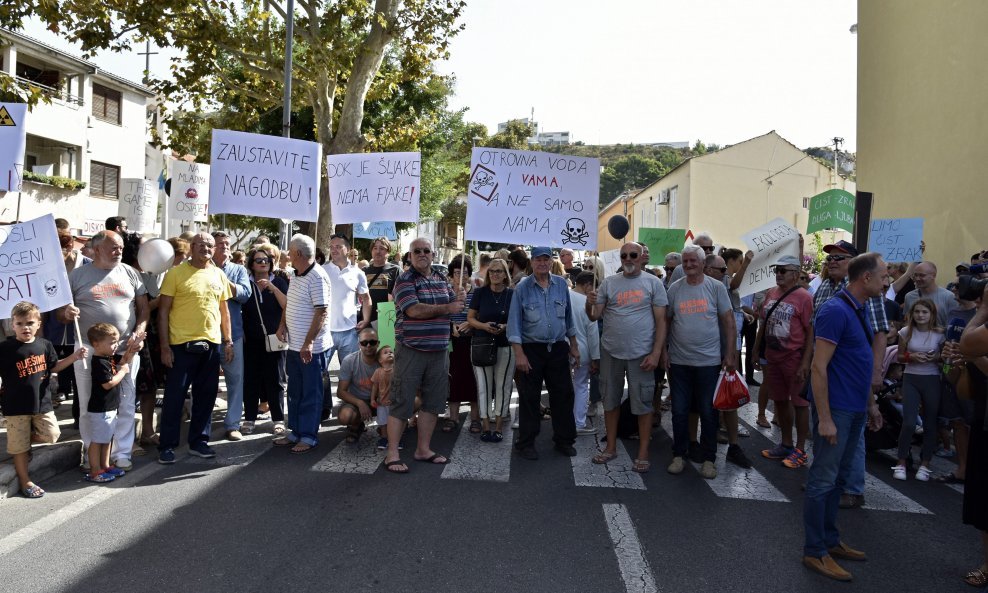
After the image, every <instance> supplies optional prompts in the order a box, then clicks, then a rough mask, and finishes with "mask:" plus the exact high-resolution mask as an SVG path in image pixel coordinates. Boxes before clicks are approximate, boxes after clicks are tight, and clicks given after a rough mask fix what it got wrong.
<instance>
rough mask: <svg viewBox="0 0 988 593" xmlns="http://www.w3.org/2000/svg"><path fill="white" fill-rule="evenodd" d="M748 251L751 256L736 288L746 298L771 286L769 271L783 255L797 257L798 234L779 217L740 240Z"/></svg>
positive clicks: (771, 274) (773, 280)
mask: <svg viewBox="0 0 988 593" xmlns="http://www.w3.org/2000/svg"><path fill="white" fill-rule="evenodd" d="M741 238H742V240H744V244H745V245H747V246H748V249H750V250H751V251H753V252H754V253H755V257H754V258H752V260H751V263H750V264H749V265H748V269H747V270H745V273H744V279H743V280H742V281H741V286H739V287H738V294H739V295H740V296H747V295H749V294H754V293H756V292H760V291H762V290H766V289H769V288H772V287H773V286H775V285H776V284H775V272H774V270H773V269H772V268H773V266H775V264H777V263H779V259H780V258H781V257H782V256H783V255H792V256H795V257H799V231H797V230H796V229H794V228H792V227H791V226H789V225H788V224H787V223H786V221H784V220H782V219H781V218H776V219H775V220H773V221H771V222H769V223H768V224H764V225H762V226H760V227H758V228H756V229H754V230H752V231H750V232H748V233H745V234H744V236H742V237H741Z"/></svg>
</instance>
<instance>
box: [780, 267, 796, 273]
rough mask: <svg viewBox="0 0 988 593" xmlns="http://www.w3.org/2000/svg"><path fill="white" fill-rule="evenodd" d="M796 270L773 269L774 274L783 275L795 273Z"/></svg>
mask: <svg viewBox="0 0 988 593" xmlns="http://www.w3.org/2000/svg"><path fill="white" fill-rule="evenodd" d="M795 271H797V270H787V269H785V268H775V273H776V274H785V273H786V272H795Z"/></svg>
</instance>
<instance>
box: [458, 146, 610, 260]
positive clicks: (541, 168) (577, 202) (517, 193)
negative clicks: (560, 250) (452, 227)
mask: <svg viewBox="0 0 988 593" xmlns="http://www.w3.org/2000/svg"><path fill="white" fill-rule="evenodd" d="M470 171H471V174H470V183H469V185H468V187H467V217H466V218H467V220H466V231H465V236H466V238H467V239H469V240H471V241H490V242H497V243H517V244H519V245H546V246H551V247H569V248H570V249H594V248H596V246H597V210H598V203H597V198H598V195H599V192H600V161H599V160H598V159H591V158H584V157H573V156H565V155H558V154H550V153H545V152H531V151H525V150H504V149H500V148H474V149H473V158H472V159H471V161H470Z"/></svg>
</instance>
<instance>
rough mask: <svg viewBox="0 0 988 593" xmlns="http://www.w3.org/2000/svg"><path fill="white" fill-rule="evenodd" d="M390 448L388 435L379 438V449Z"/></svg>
mask: <svg viewBox="0 0 988 593" xmlns="http://www.w3.org/2000/svg"><path fill="white" fill-rule="evenodd" d="M387 448H388V437H381V438H379V439H377V450H378V451H384V450H385V449H387Z"/></svg>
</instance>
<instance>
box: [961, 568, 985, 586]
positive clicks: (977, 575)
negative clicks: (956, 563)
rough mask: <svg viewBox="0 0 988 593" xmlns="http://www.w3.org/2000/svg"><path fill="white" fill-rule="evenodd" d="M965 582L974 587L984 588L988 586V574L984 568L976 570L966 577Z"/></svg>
mask: <svg viewBox="0 0 988 593" xmlns="http://www.w3.org/2000/svg"><path fill="white" fill-rule="evenodd" d="M964 582H965V583H967V584H968V585H971V586H972V587H984V586H985V585H986V584H988V573H986V572H985V569H984V568H975V569H974V570H972V571H971V572H969V573H967V574H966V575H964Z"/></svg>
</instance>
